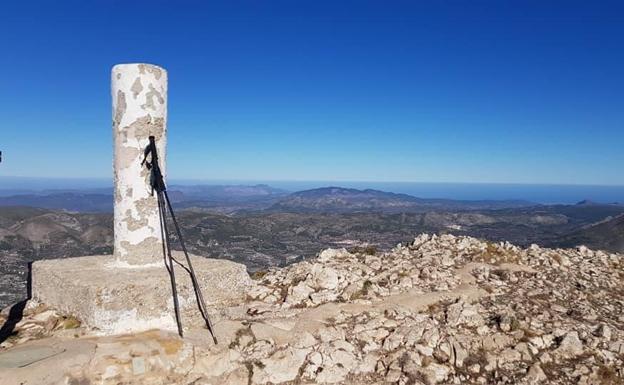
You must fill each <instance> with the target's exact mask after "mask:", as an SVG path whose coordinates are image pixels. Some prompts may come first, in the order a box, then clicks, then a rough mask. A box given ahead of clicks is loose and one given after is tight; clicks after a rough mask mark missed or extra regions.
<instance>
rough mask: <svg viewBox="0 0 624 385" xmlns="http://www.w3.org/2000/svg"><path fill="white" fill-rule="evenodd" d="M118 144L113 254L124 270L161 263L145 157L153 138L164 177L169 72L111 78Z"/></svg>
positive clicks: (119, 70) (123, 69)
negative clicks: (134, 266) (146, 148)
mask: <svg viewBox="0 0 624 385" xmlns="http://www.w3.org/2000/svg"><path fill="white" fill-rule="evenodd" d="M111 85H112V87H111V88H112V97H113V142H114V151H115V152H114V163H113V170H114V183H115V189H114V191H115V196H114V199H115V203H114V224H115V243H114V248H113V250H114V251H113V254H114V256H115V259H116V261H117V263H118V264H119V265H120V266H122V265H124V264H127V265H145V264H156V263H162V261H163V259H162V246H163V245H162V236H161V232H160V222H159V213H158V203H157V200H156V196H155V195H154V194H152V192H151V191H150V188H149V186H150V181H149V177H150V176H149V174H150V173H149V171H148V170H147V169H146V168H145V167H143V166H142V165H141V160H142V159H143V151H144V149H145V147H146V146H147V145H148V144H149V140H148V138H149V136H154V138H155V142H156V147H157V149H158V155H159V160H160V169H161V171H162V172H163V174H164V173H165V151H166V144H167V71H165V70H164V69H162V68H160V67H158V66H155V65H151V64H119V65H116V66H114V67H113V70H112V73H111Z"/></svg>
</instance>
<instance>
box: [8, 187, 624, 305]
mask: <svg viewBox="0 0 624 385" xmlns="http://www.w3.org/2000/svg"><path fill="white" fill-rule="evenodd" d="M170 194H171V198H172V200H173V201H174V205H175V206H176V207H177V211H178V216H179V220H180V222H181V225H182V227H183V232H184V235H185V237H186V240H187V244H188V245H187V246H188V248H189V249H190V251H191V252H193V253H195V254H199V255H205V256H210V257H217V258H226V259H230V260H233V261H237V262H241V263H244V264H245V265H247V267H248V269H249V270H250V271H257V270H264V269H266V268H267V267H269V266H284V265H287V264H291V263H293V262H297V261H300V260H302V259H305V258H310V257H313V256H314V255H316V254H317V253H318V251H319V250H321V249H323V248H327V247H338V248H340V247H344V248H347V249H357V248H366V247H372V248H376V249H378V250H389V249H390V248H392V247H394V246H395V245H396V244H398V243H405V242H408V241H410V240H411V239H413V236H414V234H419V233H422V232H428V233H439V234H443V233H450V234H455V235H469V236H475V237H479V238H483V239H487V240H490V241H493V242H499V241H509V242H512V243H515V244H518V245H522V246H528V245H530V244H532V243H536V244H539V245H541V246H547V247H560V246H561V247H563V246H565V247H574V246H576V245H580V244H585V245H587V246H589V247H592V248H595V249H604V250H608V251H622V250H624V236H622V234H623V233H624V231H622V230H624V216H623V214H624V206H622V205H618V204H595V203H591V202H581V203H579V204H576V205H537V204H534V203H531V202H524V201H456V200H444V199H419V198H415V197H412V196H409V195H405V194H393V193H386V192H382V191H377V190H355V189H345V188H339V187H328V188H320V189H314V190H307V191H301V192H296V193H292V194H289V193H287V192H286V191H284V190H280V189H274V188H272V187H269V186H266V185H257V186H172V188H171V191H170ZM111 200H112V198H111V197H110V196H109V195H108V194H106V191H87V192H80V191H53V192H44V193H38V194H32V193H28V194H20V195H13V196H4V197H0V206H2V207H0V255H1V256H2V260H3V264H2V265H1V266H0V274H1V276H2V281H1V282H2V283H1V284H0V286H1V287H0V293H2V294H1V296H0V307H2V306H6V305H8V304H10V303H12V302H15V301H16V300H19V299H22V298H23V297H25V295H26V288H25V282H26V278H27V277H26V275H27V263H28V262H30V261H34V260H37V259H45V258H64V257H74V256H82V255H94V254H108V253H111V252H112V240H113V232H112V213H111V212H110V211H111V210H110V207H111V206H112V205H111V203H110V201H111ZM16 204H17V205H19V206H16ZM37 205H40V206H43V207H47V208H36V207H32V206H37Z"/></svg>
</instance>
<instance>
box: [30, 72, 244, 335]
mask: <svg viewBox="0 0 624 385" xmlns="http://www.w3.org/2000/svg"><path fill="white" fill-rule="evenodd" d="M111 90H112V101H113V141H114V160H113V171H114V186H115V187H114V219H113V221H114V239H115V240H114V245H113V250H114V252H113V255H112V256H111V255H98V256H87V257H78V258H65V259H56V260H46V261H37V262H35V263H33V265H32V300H34V301H36V302H38V303H42V304H45V305H48V306H50V307H52V308H55V309H57V310H59V311H61V312H63V313H66V314H67V315H72V316H74V317H76V318H78V319H79V320H80V321H81V322H82V323H84V324H86V325H87V326H88V327H90V328H91V329H94V330H95V331H96V332H97V333H99V334H107V335H110V334H120V333H130V332H138V331H144V330H149V329H163V330H171V331H178V332H179V334H182V329H181V326H180V323H179V322H177V321H179V319H182V320H184V322H183V327H184V328H185V329H186V328H202V327H204V325H205V322H206V317H204V315H205V314H208V313H210V315H211V318H213V317H214V318H215V319H216V320H219V319H223V318H224V317H225V318H231V317H238V316H241V315H243V314H245V309H244V302H245V294H246V292H247V290H248V288H249V287H250V286H251V279H250V278H249V275H248V274H247V270H246V268H245V266H244V265H241V264H238V263H234V262H230V261H226V260H219V259H208V258H204V257H199V256H193V255H190V256H188V257H189V258H188V259H186V261H187V266H191V263H190V262H191V260H192V266H193V267H194V272H195V274H193V275H194V277H196V278H191V275H189V274H187V272H188V268H185V267H181V266H179V265H178V264H173V263H172V262H171V261H172V260H173V259H175V260H177V261H183V260H185V257H186V256H187V255H185V254H184V253H182V252H178V251H171V254H172V255H169V259H168V263H169V264H168V265H166V264H165V258H164V255H163V253H164V252H165V250H166V251H167V252H166V254H169V251H170V249H169V248H168V247H167V246H168V244H167V243H168V242H165V243H163V240H164V239H165V240H166V239H167V238H166V237H165V235H164V233H166V232H161V229H166V226H163V223H161V216H160V215H161V212H160V211H159V209H160V208H162V207H163V203H162V199H163V198H162V194H161V195H159V194H157V192H156V191H153V177H154V172H153V171H154V168H153V167H152V168H151V169H148V168H147V167H145V163H143V160H144V158H147V155H148V152H147V151H146V148H150V149H151V151H150V153H151V156H152V159H151V162H152V164H153V161H154V160H155V159H154V155H155V153H157V154H158V165H159V166H160V167H159V168H160V172H161V173H162V174H164V171H165V151H166V139H167V138H166V134H167V72H166V71H165V70H164V69H162V68H160V67H158V66H155V65H151V64H120V65H116V66H114V67H113V69H112V73H111ZM150 137H153V146H152V145H151V143H152V141H151V140H150ZM148 145H149V147H148ZM154 150H155V151H154ZM148 163H149V162H148ZM163 186H164V175H163ZM159 202H161V204H160V206H159ZM167 203H168V202H167ZM169 212H170V213H171V215H173V214H172V210H171V207H170V206H169ZM162 215H163V216H164V214H162ZM172 219H173V218H172ZM165 223H166V221H165ZM161 226H162V227H161ZM176 228H177V224H176ZM163 246H165V247H163ZM171 271H173V273H174V274H171ZM174 275H175V277H176V282H177V297H178V298H179V301H178V302H179V306H178V309H177V313H178V314H177V315H178V317H176V316H175V314H176V311H175V310H176V309H175V308H176V307H175V306H174V301H173V296H172V291H173V289H172V282H173V279H171V278H172V276H174ZM197 288H200V289H201V291H202V292H203V293H205V296H206V297H205V298H206V301H205V307H204V310H203V311H202V310H201V309H198V306H197V303H198V302H199V301H196V293H197V291H198V289H197ZM201 302H204V301H203V300H202V301H201Z"/></svg>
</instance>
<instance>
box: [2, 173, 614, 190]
mask: <svg viewBox="0 0 624 385" xmlns="http://www.w3.org/2000/svg"><path fill="white" fill-rule="evenodd" d="M1 178H15V179H31V180H32V179H35V180H57V181H59V180H69V181H80V180H84V181H104V180H107V181H108V182H110V185H111V186H112V185H113V181H112V179H109V178H107V177H71V176H67V177H60V176H51V177H49V176H20V175H0V179H1ZM181 182H182V183H181ZM184 182H193V183H200V184H215V183H218V184H223V183H226V184H227V183H233V184H234V183H236V184H241V183H242V184H246V185H249V184H269V183H271V182H277V183H396V184H448V185H506V186H510V185H511V186H586V187H587V186H592V187H624V184H598V183H556V182H555V183H544V182H482V181H475V182H456V181H400V180H349V179H326V180H323V179H218V178H215V179H201V178H172V179H171V180H170V183H171V184H185V183H184ZM327 187H333V186H327ZM335 187H339V186H335ZM0 189H2V187H1V186H0Z"/></svg>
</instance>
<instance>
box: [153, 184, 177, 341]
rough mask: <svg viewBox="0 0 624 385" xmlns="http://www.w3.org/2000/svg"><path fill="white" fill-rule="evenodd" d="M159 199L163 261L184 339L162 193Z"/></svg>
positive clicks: (158, 196)
mask: <svg viewBox="0 0 624 385" xmlns="http://www.w3.org/2000/svg"><path fill="white" fill-rule="evenodd" d="M156 196H157V198H158V217H159V218H160V235H161V237H162V240H163V259H164V260H165V267H166V268H167V271H168V272H169V278H170V281H171V293H172V294H173V310H174V312H175V319H176V325H177V326H178V334H179V335H180V337H184V333H183V331H182V320H181V319H180V304H179V302H178V289H177V286H176V281H175V269H174V266H173V258H172V256H171V244H170V242H169V233H168V231H167V219H166V217H165V207H164V204H163V201H162V196H161V194H160V193H156Z"/></svg>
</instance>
